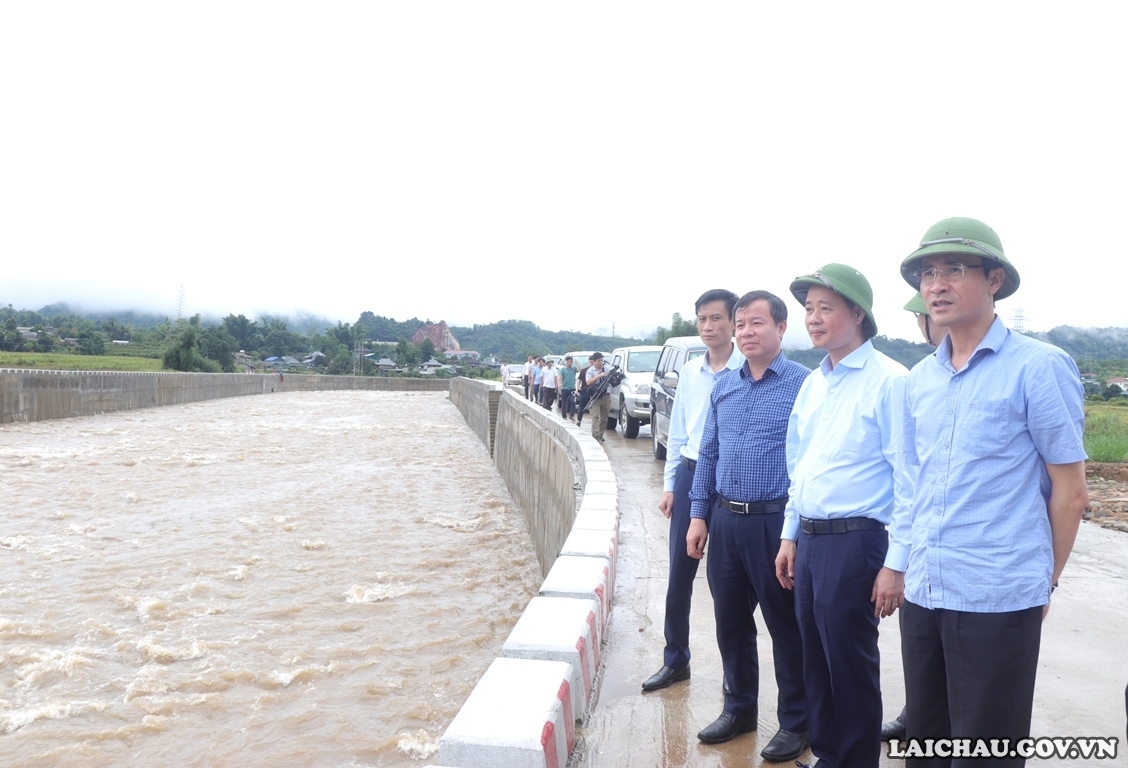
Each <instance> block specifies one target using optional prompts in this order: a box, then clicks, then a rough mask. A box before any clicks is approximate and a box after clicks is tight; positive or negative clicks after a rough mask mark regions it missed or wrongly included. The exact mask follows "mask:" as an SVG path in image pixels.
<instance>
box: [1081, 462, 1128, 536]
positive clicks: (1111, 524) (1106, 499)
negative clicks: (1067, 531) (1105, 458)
mask: <svg viewBox="0 0 1128 768" xmlns="http://www.w3.org/2000/svg"><path fill="white" fill-rule="evenodd" d="M1085 474H1086V476H1087V477H1088V479H1089V508H1088V509H1086V510H1085V519H1086V520H1091V521H1092V522H1094V523H1096V524H1097V525H1099V526H1101V527H1102V528H1108V529H1110V530H1114V531H1122V532H1124V533H1128V464H1099V463H1096V462H1089V463H1088V464H1087V465H1086V466H1085Z"/></svg>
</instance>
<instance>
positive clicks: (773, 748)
mask: <svg viewBox="0 0 1128 768" xmlns="http://www.w3.org/2000/svg"><path fill="white" fill-rule="evenodd" d="M810 743H811V734H809V733H795V732H794V731H785V730H783V729H782V728H780V729H779V730H778V731H776V735H775V736H772V740H771V741H769V742H768V746H766V747H764V751H763V752H761V753H760V757H762V758H764V759H765V760H770V761H771V762H773V763H782V762H784V761H785V760H794V759H795V758H797V757H799V755H801V754H803V750H804V749H806V748H807V745H808V744H810Z"/></svg>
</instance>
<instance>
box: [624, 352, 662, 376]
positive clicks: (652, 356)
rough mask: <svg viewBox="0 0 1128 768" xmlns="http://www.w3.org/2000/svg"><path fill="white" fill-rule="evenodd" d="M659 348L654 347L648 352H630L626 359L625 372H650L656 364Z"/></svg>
mask: <svg viewBox="0 0 1128 768" xmlns="http://www.w3.org/2000/svg"><path fill="white" fill-rule="evenodd" d="M660 354H662V351H661V350H658V349H655V350H652V351H648V352H632V353H631V356H630V357H629V358H628V359H627V373H651V372H652V371H653V370H654V369H655V368H656V367H657V365H658V356H659V355H660Z"/></svg>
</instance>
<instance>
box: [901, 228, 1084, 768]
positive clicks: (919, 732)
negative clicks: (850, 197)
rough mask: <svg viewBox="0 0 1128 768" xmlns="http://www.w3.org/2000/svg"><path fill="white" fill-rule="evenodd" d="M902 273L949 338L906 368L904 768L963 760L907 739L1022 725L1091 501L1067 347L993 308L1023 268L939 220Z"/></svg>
mask: <svg viewBox="0 0 1128 768" xmlns="http://www.w3.org/2000/svg"><path fill="white" fill-rule="evenodd" d="M901 274H902V276H903V277H904V278H905V280H906V281H907V282H908V283H909V284H910V285H912V286H913V287H914V288H917V289H918V290H920V292H921V294H922V296H923V297H924V301H925V304H926V305H927V308H928V314H929V317H930V319H931V322H932V323H933V324H934V325H936V326H938V327H940V328H943V329H944V330H946V331H947V334H948V335H947V337H946V338H945V339H944V340H943V341H942V342H941V343H940V345H939V346H938V347H937V349H936V352H935V353H933V354H932V355H931V356H929V357H926V358H925V359H924V360H922V361H921V362H920V363H918V364H917V365H916V366H915V367H914V368H913V370H912V373H911V374H910V375H909V379H908V384H907V387H906V393H905V415H904V423H905V447H906V460H907V461H909V462H910V465H915V466H916V467H918V470H917V473H916V485H915V490H914V493H913V499H912V506H911V511H910V513H909V514H907V515H906V514H895V515H894V519H893V525H892V529H891V535H892V538H893V541H894V542H895V543H898V544H902V545H907V546H908V552H909V553H908V557H907V560H906V562H905V563H904V565H905V566H907V570H906V574H905V604H904V606H903V607H902V608H901V656H902V663H903V664H904V668H905V694H906V699H907V706H908V712H907V722H906V732H907V736H908V738H909V744H908V745H907V746H908V750H907V752H908V756H907V765H908V768H916V767H917V766H924V765H928V766H933V765H940V766H948V765H951V766H971V765H973V764H977V763H978V762H979V761H978V760H975V759H973V758H963V757H959V758H951V759H925V758H923V757H922V756H920V755H916V754H914V751H913V740H914V739H927V738H949V737H952V738H959V739H964V738H968V739H976V738H984V739H1010V743H1011V745H1013V744H1014V743H1015V741H1016V740H1018V739H1022V738H1026V737H1028V736H1029V735H1030V716H1031V710H1032V708H1033V702H1034V681H1035V676H1036V673H1037V670H1038V650H1039V644H1040V641H1041V625H1042V620H1043V618H1044V616H1045V613H1046V611H1047V610H1048V609H1049V603H1050V593H1051V592H1052V591H1053V589H1054V587H1056V586H1057V582H1058V578H1059V577H1060V576H1061V573H1062V569H1064V568H1065V564H1066V561H1067V560H1068V559H1069V554H1070V552H1071V551H1072V549H1073V542H1074V539H1075V537H1076V535H1077V528H1078V526H1079V524H1080V522H1081V515H1082V513H1083V511H1084V509H1085V504H1086V503H1087V501H1088V491H1087V487H1086V482H1085V464H1084V461H1085V450H1084V446H1083V442H1082V433H1083V431H1084V415H1083V412H1082V398H1083V392H1082V388H1081V381H1080V375H1079V374H1078V371H1077V366H1076V365H1075V364H1074V363H1073V360H1071V359H1070V358H1069V356H1068V355H1066V354H1065V353H1064V352H1062V351H1061V350H1060V349H1057V348H1056V347H1053V346H1050V345H1049V344H1044V343H1042V342H1040V341H1036V340H1034V339H1031V338H1029V337H1026V336H1023V335H1022V334H1019V333H1013V332H1011V331H1010V330H1008V329H1007V327H1006V326H1004V325H1003V323H1002V321H1001V320H999V318H998V317H997V316H996V315H995V308H994V303H995V301H996V300H1000V299H1004V298H1006V297H1007V296H1010V295H1011V294H1012V293H1014V292H1015V290H1017V288H1018V285H1019V275H1018V271H1017V270H1016V269H1015V268H1014V266H1013V265H1012V264H1011V263H1010V261H1009V260H1008V259H1007V257H1006V256H1005V255H1004V253H1003V246H1002V242H1001V241H1000V240H999V236H998V235H997V234H995V231H994V230H992V229H991V228H990V227H988V226H987V225H986V224H983V223H982V222H980V221H976V220H975V219H968V218H959V217H957V218H952V219H944V220H943V221H940V222H938V223H937V224H935V225H933V226H932V227H931V228H930V229H929V230H928V231H927V232H926V233H925V235H924V238H923V241H922V242H921V244H920V248H918V249H917V250H916V251H915V252H914V253H912V254H911V255H910V256H908V257H907V258H906V259H905V260H904V262H903V263H902V265H901ZM900 565H901V564H894V566H895V567H899V566H900ZM992 764H993V765H1008V766H1022V765H1025V760H1024V759H1023V758H1019V757H1015V758H1002V759H997V760H995V761H994V762H993V763H992Z"/></svg>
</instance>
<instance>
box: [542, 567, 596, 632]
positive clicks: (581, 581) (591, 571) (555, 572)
mask: <svg viewBox="0 0 1128 768" xmlns="http://www.w3.org/2000/svg"><path fill="white" fill-rule="evenodd" d="M540 595H541V597H578V598H581V599H583V600H595V601H596V602H597V603H599V613H600V616H599V636H600V637H603V636H604V632H603V628H604V627H605V626H606V625H607V619H608V618H609V617H610V614H611V561H610V560H608V559H607V558H606V557H577V556H574V555H564V556H562V557H558V558H556V562H555V563H554V564H553V566H552V570H550V571H549V572H548V576H545V578H544V582H543V583H542V584H541V588H540Z"/></svg>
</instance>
